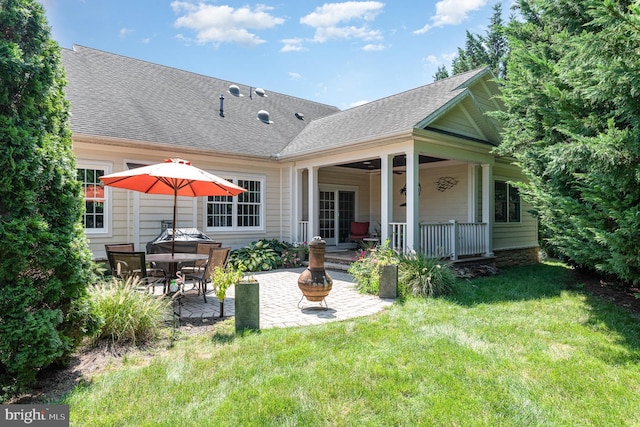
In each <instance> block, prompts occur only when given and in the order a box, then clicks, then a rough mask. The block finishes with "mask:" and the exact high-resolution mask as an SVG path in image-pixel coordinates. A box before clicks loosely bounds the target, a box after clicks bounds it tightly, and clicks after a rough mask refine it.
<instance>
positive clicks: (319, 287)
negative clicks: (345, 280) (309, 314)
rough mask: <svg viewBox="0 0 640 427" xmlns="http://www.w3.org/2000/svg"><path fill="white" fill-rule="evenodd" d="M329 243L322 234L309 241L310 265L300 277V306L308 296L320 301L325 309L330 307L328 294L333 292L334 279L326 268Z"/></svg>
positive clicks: (312, 300) (311, 299) (309, 299)
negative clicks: (327, 299)
mask: <svg viewBox="0 0 640 427" xmlns="http://www.w3.org/2000/svg"><path fill="white" fill-rule="evenodd" d="M326 247H327V243H326V242H325V241H324V240H322V238H321V237H320V236H316V237H314V238H313V240H311V242H309V267H308V268H307V269H306V270H305V271H303V272H302V274H300V277H298V288H300V290H301V291H302V298H300V301H299V302H298V308H301V306H300V304H301V303H302V300H303V299H304V298H306V299H307V300H308V301H311V302H319V303H320V306H321V307H322V302H323V301H324V309H325V310H326V309H327V308H329V306H328V304H327V301H326V299H325V298H326V296H327V295H329V292H331V288H332V287H333V280H332V279H331V277H330V276H329V274H327V272H326V270H325V269H324V253H325V250H326Z"/></svg>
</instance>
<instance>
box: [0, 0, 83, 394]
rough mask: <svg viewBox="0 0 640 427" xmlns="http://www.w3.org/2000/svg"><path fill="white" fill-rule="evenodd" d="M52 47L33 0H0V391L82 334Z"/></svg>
mask: <svg viewBox="0 0 640 427" xmlns="http://www.w3.org/2000/svg"><path fill="white" fill-rule="evenodd" d="M65 83H66V81H65V76H64V71H63V68H62V66H61V60H60V49H59V47H58V46H57V44H56V43H55V42H53V41H52V40H51V38H50V33H49V27H48V26H47V24H46V20H45V18H44V11H43V9H42V6H41V5H40V4H39V3H37V2H36V1H35V0H0V170H2V173H1V174H0V241H1V242H2V245H0V385H2V390H0V396H2V395H3V394H4V395H6V394H7V393H11V392H15V391H17V390H19V389H20V388H23V387H25V386H28V385H29V384H31V383H32V382H33V381H34V380H35V375H36V373H37V372H38V370H39V369H41V368H43V367H46V366H48V365H50V364H52V363H54V362H58V361H61V360H63V359H64V358H65V356H67V355H68V354H69V352H70V351H71V350H72V349H73V347H74V345H75V344H76V343H77V342H78V340H79V338H80V337H81V336H82V331H81V330H80V329H81V328H80V327H79V326H78V324H77V323H76V320H77V319H76V317H75V316H76V315H78V311H77V310H75V309H74V308H76V306H75V305H74V302H75V301H77V300H78V298H79V297H81V296H83V295H84V293H85V289H86V285H87V283H88V281H89V280H90V274H91V273H90V266H91V253H90V252H89V249H88V246H87V242H86V238H85V236H84V231H83V229H82V222H81V218H82V214H83V209H84V205H83V202H82V189H81V184H80V183H79V182H78V181H77V179H76V171H75V160H74V157H73V153H72V145H71V133H70V130H69V124H68V117H69V108H68V104H67V101H66V100H65V98H64V91H63V88H64V85H65Z"/></svg>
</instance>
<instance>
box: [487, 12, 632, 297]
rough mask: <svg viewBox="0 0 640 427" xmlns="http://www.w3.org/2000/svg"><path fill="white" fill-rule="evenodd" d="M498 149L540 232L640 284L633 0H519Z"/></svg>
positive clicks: (584, 260) (581, 258)
mask: <svg viewBox="0 0 640 427" xmlns="http://www.w3.org/2000/svg"><path fill="white" fill-rule="evenodd" d="M517 6H518V9H519V11H520V13H521V16H522V19H520V20H514V21H512V23H511V25H510V28H509V33H510V36H511V39H510V47H511V53H510V57H509V66H508V69H507V78H506V80H505V81H504V87H503V91H502V93H503V96H502V100H503V101H504V103H505V105H506V112H505V113H504V114H502V115H501V116H500V118H501V119H502V121H503V124H504V142H503V144H501V146H500V147H499V150H500V152H501V153H502V154H507V155H511V156H513V157H515V159H516V160H517V162H518V164H519V165H520V166H521V167H522V170H523V172H524V174H525V175H526V176H527V178H528V183H527V184H526V185H523V186H522V188H521V190H522V191H521V193H522V194H523V195H524V197H526V198H527V200H528V201H529V202H530V203H531V205H532V206H533V207H534V209H535V212H536V213H537V215H538V218H539V219H540V224H541V229H542V234H543V236H544V237H545V238H546V239H547V240H548V242H549V243H550V244H551V245H552V246H553V248H554V249H555V251H556V252H557V253H560V254H562V255H564V256H565V257H566V258H567V259H568V260H570V261H572V262H573V263H574V264H577V265H580V266H583V267H587V268H591V269H596V270H599V271H601V272H603V273H606V274H609V275H614V276H617V277H618V278H620V279H622V280H624V281H628V282H632V283H636V284H637V283H640V251H639V250H638V241H640V91H639V90H638V89H639V88H640V78H639V76H640V59H639V57H638V51H639V49H640V6H639V5H638V2H631V1H627V0H605V1H599V0H598V1H585V2H575V1H569V0H559V1H551V0H519V1H518V2H517Z"/></svg>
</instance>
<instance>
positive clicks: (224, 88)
mask: <svg viewBox="0 0 640 427" xmlns="http://www.w3.org/2000/svg"><path fill="white" fill-rule="evenodd" d="M62 61H63V65H64V67H65V70H66V72H67V79H68V86H67V88H66V93H67V98H68V99H69V101H70V102H71V113H72V116H71V129H72V131H73V132H74V133H77V134H86V135H95V136H102V137H111V138H122V139H128V140H137V141H143V142H152V143H160V144H167V145H170V146H174V147H177V148H180V147H184V148H194V149H201V150H209V151H212V152H219V153H229V154H243V155H249V156H257V157H270V156H272V155H274V154H280V155H281V156H291V155H296V154H303V153H309V152H315V151H318V150H322V149H330V148H333V147H340V146H344V145H348V144H350V143H357V142H360V141H365V140H370V139H374V138H377V137H382V136H385V135H391V134H394V133H397V132H403V131H406V132H409V131H411V130H412V129H413V128H414V127H415V126H416V125H417V124H418V123H420V122H423V123H424V120H425V119H428V118H429V117H430V116H431V115H434V114H435V113H437V112H438V111H439V110H441V109H442V108H444V107H445V106H447V105H448V104H449V103H451V102H452V101H454V100H455V99H456V98H457V97H461V96H463V95H464V91H465V87H466V86H467V85H469V84H470V83H471V82H473V81H475V80H476V79H477V78H478V77H481V76H482V75H484V74H485V73H488V72H489V71H488V70H487V69H478V70H474V71H470V72H467V73H463V74H459V75H456V76H453V77H451V78H448V79H443V80H439V81H436V82H434V83H431V84H428V85H425V86H421V87H418V88H416V89H412V90H408V91H406V92H402V93H399V94H396V95H392V96H389V97H387V98H383V99H380V100H377V101H373V102H370V103H368V104H364V105H362V106H359V107H355V108H352V109H349V110H345V111H340V110H339V109H338V108H336V107H333V106H329V105H325V104H320V103H316V102H312V101H307V100H304V99H300V98H295V97H292V96H288V95H283V94H280V93H276V92H269V91H267V95H268V96H267V97H261V96H258V95H257V94H256V93H255V91H254V92H253V96H252V97H250V96H249V91H250V88H249V86H246V85H241V84H238V83H235V82H229V81H225V80H220V79H216V78H213V77H208V76H203V75H200V74H195V73H190V72H187V71H183V70H178V69H175V68H171V67H166V66H162V65H158V64H153V63H150V62H146V61H141V60H138V59H133V58H128V57H124V56H121V55H116V54H113V53H108V52H104V51H100V50H96V49H91V48H87V47H83V46H74V48H73V49H72V50H69V49H63V50H62ZM232 84H235V85H237V86H239V87H240V92H241V93H242V94H243V95H244V96H243V97H236V96H233V95H232V94H230V93H229V92H228V89H229V86H231V85H232ZM221 94H222V95H224V98H225V99H224V117H221V116H220V112H219V108H220V101H219V97H220V95H221ZM260 110H266V111H268V112H269V113H270V117H271V120H272V121H273V123H271V124H265V123H263V122H261V121H259V120H258V119H257V115H258V111H260ZM295 113H302V114H303V115H304V120H300V119H298V118H297V117H296V116H295Z"/></svg>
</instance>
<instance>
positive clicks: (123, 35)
mask: <svg viewBox="0 0 640 427" xmlns="http://www.w3.org/2000/svg"><path fill="white" fill-rule="evenodd" d="M134 31H135V30H132V29H131V28H125V27H122V28H121V29H120V31H119V32H118V34H119V35H120V38H121V39H124V38H126V37H127V36H128V35H129V34H131V33H133V32H134Z"/></svg>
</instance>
